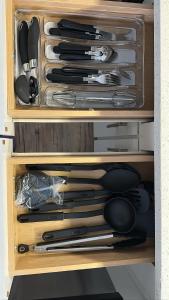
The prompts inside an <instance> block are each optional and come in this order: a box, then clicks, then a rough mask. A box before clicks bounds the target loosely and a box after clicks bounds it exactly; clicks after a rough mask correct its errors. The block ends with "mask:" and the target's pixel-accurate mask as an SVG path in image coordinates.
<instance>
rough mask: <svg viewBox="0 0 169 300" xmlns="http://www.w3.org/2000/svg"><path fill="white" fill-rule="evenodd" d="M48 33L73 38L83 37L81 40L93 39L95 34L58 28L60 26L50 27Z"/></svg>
mask: <svg viewBox="0 0 169 300" xmlns="http://www.w3.org/2000/svg"><path fill="white" fill-rule="evenodd" d="M49 33H50V34H51V35H56V36H63V37H69V38H75V39H83V40H95V38H96V35H95V34H90V33H86V32H82V31H76V30H71V29H62V28H61V29H60V28H50V29H49Z"/></svg>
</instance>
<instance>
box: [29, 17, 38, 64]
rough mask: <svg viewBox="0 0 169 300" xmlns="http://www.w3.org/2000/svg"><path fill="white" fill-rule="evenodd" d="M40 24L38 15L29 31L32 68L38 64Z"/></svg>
mask: <svg viewBox="0 0 169 300" xmlns="http://www.w3.org/2000/svg"><path fill="white" fill-rule="evenodd" d="M39 36H40V26H39V21H38V19H37V18H36V17H33V18H32V20H31V25H30V27H29V33H28V55H29V65H30V68H31V69H33V68H37V66H38V48H39Z"/></svg>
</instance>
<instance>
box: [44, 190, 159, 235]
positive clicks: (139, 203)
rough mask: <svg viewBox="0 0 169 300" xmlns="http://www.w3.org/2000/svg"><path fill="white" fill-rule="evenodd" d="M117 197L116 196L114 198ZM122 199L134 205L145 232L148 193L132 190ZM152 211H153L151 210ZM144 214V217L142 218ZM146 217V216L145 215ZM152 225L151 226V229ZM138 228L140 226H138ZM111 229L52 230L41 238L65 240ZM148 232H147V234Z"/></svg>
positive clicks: (101, 227)
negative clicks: (126, 199)
mask: <svg viewBox="0 0 169 300" xmlns="http://www.w3.org/2000/svg"><path fill="white" fill-rule="evenodd" d="M115 197H117V195H116V196H115ZM123 197H127V198H128V200H129V201H131V203H132V204H133V205H134V207H135V209H136V212H137V218H138V214H141V218H142V219H143V220H144V221H142V220H141V221H142V222H141V221H140V219H139V222H137V223H140V224H141V229H142V230H143V229H144V231H146V232H147V229H146V230H145V226H146V228H149V227H150V225H148V226H147V224H148V223H149V222H147V217H145V213H147V211H148V210H149V209H150V195H149V193H148V192H147V191H146V190H144V189H143V188H137V189H133V190H131V192H130V191H129V192H127V193H124V194H123ZM151 211H153V210H151ZM143 214H144V217H143ZM151 215H152V213H151V214H150V220H152V216H151ZM146 216H147V214H146ZM142 223H143V224H144V226H142ZM151 223H152V224H153V223H154V222H153V221H151ZM152 226H153V225H151V228H152ZM139 227H140V225H139ZM111 228H112V227H111V226H110V225H108V224H106V225H99V226H89V227H85V226H83V227H79V228H69V229H62V230H54V231H49V232H45V233H44V234H43V236H42V238H43V239H44V240H50V239H57V238H66V237H74V236H78V235H84V234H86V233H90V232H97V231H104V230H110V229H111ZM149 231H150V230H148V232H149ZM151 232H153V230H152V229H151Z"/></svg>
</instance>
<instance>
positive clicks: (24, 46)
mask: <svg viewBox="0 0 169 300" xmlns="http://www.w3.org/2000/svg"><path fill="white" fill-rule="evenodd" d="M28 30H29V29H28V24H27V22H25V21H22V22H21V23H20V24H19V27H18V47H19V54H20V59H21V63H22V65H23V69H24V71H25V72H29V56H28Z"/></svg>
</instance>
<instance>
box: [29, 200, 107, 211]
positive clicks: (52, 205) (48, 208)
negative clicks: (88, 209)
mask: <svg viewBox="0 0 169 300" xmlns="http://www.w3.org/2000/svg"><path fill="white" fill-rule="evenodd" d="M106 201H107V199H106V197H104V198H98V199H82V200H79V199H75V200H70V201H65V202H64V204H63V205H58V204H56V203H46V204H44V205H40V206H39V207H38V206H37V207H35V208H33V209H30V210H31V211H41V212H44V211H52V210H58V209H70V208H75V207H81V206H88V205H96V204H104V203H105V202H106Z"/></svg>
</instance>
